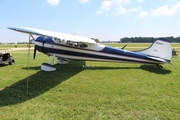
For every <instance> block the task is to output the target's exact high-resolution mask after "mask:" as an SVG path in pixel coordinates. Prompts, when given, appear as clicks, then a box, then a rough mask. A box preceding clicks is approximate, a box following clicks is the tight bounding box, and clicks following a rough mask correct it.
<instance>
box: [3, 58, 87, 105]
mask: <svg viewBox="0 0 180 120" xmlns="http://www.w3.org/2000/svg"><path fill="white" fill-rule="evenodd" d="M82 65H85V62H84V61H70V63H69V64H66V65H55V66H56V68H57V70H56V71H55V72H43V71H39V72H37V73H36V74H33V75H31V76H29V79H28V86H29V87H28V94H27V78H24V79H22V80H19V81H18V82H16V83H14V84H12V85H10V86H8V87H6V88H4V89H1V90H0V107H3V106H7V105H14V104H18V103H22V102H25V101H27V100H30V99H32V98H34V97H36V96H39V95H41V94H43V93H45V92H46V91H48V90H50V89H51V88H54V87H55V86H57V85H59V84H61V83H62V82H63V81H65V80H67V79H69V78H70V77H72V76H74V75H76V74H78V73H79V72H81V71H82V70H83V68H82ZM23 69H24V68H23ZM30 69H40V67H39V66H38V67H32V68H31V67H30ZM22 74H23V73H22Z"/></svg>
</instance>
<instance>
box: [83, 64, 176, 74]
mask: <svg viewBox="0 0 180 120" xmlns="http://www.w3.org/2000/svg"><path fill="white" fill-rule="evenodd" d="M86 69H92V70H116V69H117V70H125V69H126V70H128V69H139V70H145V71H148V72H151V73H156V74H170V73H171V72H172V71H170V70H166V69H164V68H163V69H159V68H157V66H155V65H141V66H140V67H87V68H86Z"/></svg>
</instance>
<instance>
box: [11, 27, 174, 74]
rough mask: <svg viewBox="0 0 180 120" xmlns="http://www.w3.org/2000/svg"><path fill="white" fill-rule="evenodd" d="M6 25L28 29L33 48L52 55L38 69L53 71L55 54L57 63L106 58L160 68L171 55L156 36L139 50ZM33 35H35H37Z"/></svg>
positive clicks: (111, 60)
mask: <svg viewBox="0 0 180 120" xmlns="http://www.w3.org/2000/svg"><path fill="white" fill-rule="evenodd" d="M8 29H11V30H14V31H18V32H22V33H27V34H29V39H30V38H31V37H32V38H33V42H34V44H35V48H34V59H35V56H36V50H38V51H39V52H43V53H45V54H47V55H50V56H52V58H51V60H50V62H49V63H42V65H41V70H43V71H55V70H56V68H55V67H54V66H53V65H52V62H53V60H54V58H55V57H57V58H58V63H59V64H67V63H68V59H74V60H89V61H107V62H131V63H142V64H155V65H156V66H157V67H158V68H163V67H162V66H161V64H164V63H170V62H171V57H172V48H171V44H170V43H169V42H168V41H167V40H166V39H164V38H159V39H157V40H156V41H155V42H154V43H153V44H152V45H151V46H150V47H149V48H147V49H144V50H139V51H128V50H124V48H125V47H126V46H124V47H123V48H121V49H119V48H113V47H110V46H105V45H102V44H100V43H96V42H95V41H94V40H92V39H91V38H87V37H81V36H77V35H71V34H64V33H58V32H51V31H46V30H39V29H33V28H25V27H8ZM34 35H36V36H38V37H37V38H36V39H35V38H34Z"/></svg>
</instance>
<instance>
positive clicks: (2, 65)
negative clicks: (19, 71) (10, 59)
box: [0, 64, 8, 67]
mask: <svg viewBox="0 0 180 120" xmlns="http://www.w3.org/2000/svg"><path fill="white" fill-rule="evenodd" d="M5 66H8V64H0V67H5Z"/></svg>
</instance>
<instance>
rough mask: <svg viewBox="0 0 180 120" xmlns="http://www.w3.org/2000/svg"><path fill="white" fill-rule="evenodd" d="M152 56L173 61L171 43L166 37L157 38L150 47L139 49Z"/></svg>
mask: <svg viewBox="0 0 180 120" xmlns="http://www.w3.org/2000/svg"><path fill="white" fill-rule="evenodd" d="M137 52H138V53H143V54H146V55H148V56H151V57H156V58H160V59H163V60H166V61H169V62H170V61H171V57H172V48H171V44H170V43H169V42H168V41H167V40H166V39H164V38H159V39H157V40H156V41H155V42H154V43H153V44H152V45H151V46H150V47H149V48H148V49H145V50H140V51H137Z"/></svg>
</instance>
